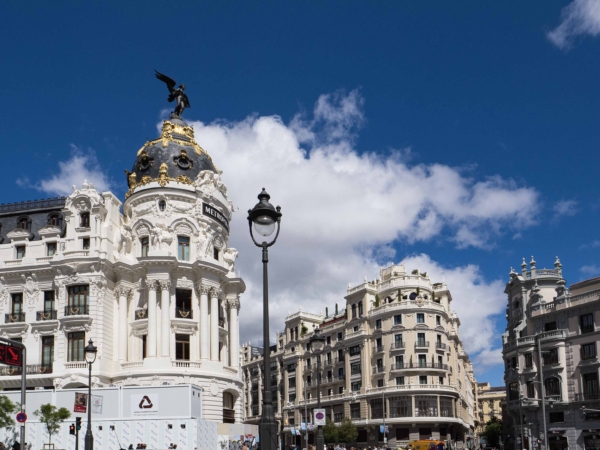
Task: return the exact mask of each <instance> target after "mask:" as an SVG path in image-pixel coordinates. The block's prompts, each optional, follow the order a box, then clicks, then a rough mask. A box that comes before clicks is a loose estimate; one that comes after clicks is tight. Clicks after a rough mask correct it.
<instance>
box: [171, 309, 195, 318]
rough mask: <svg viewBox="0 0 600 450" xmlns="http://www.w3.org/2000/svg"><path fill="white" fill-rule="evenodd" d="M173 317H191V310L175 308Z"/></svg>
mask: <svg viewBox="0 0 600 450" xmlns="http://www.w3.org/2000/svg"><path fill="white" fill-rule="evenodd" d="M175 317H176V318H177V319H192V318H193V317H192V310H191V309H185V308H175Z"/></svg>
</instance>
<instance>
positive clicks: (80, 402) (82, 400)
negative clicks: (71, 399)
mask: <svg viewBox="0 0 600 450" xmlns="http://www.w3.org/2000/svg"><path fill="white" fill-rule="evenodd" d="M87 404H88V395H87V394H85V393H83V392H75V403H74V404H73V412H79V413H84V412H87Z"/></svg>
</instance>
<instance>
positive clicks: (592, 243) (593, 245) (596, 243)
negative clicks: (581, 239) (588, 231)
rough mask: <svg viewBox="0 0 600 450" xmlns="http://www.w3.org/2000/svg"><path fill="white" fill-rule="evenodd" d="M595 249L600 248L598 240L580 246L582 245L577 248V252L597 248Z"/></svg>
mask: <svg viewBox="0 0 600 450" xmlns="http://www.w3.org/2000/svg"><path fill="white" fill-rule="evenodd" d="M597 247H600V241H599V240H595V241H592V242H591V243H589V244H582V245H580V246H579V250H583V249H586V248H597Z"/></svg>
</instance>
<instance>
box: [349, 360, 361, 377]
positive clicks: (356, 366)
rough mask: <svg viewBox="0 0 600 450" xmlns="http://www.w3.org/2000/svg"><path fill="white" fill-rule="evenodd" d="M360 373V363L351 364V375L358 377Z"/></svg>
mask: <svg viewBox="0 0 600 450" xmlns="http://www.w3.org/2000/svg"><path fill="white" fill-rule="evenodd" d="M359 373H360V362H357V363H352V364H350V375H357V374H359Z"/></svg>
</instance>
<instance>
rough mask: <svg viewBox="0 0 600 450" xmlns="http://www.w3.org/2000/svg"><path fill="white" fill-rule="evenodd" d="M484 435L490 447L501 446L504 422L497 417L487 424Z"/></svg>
mask: <svg viewBox="0 0 600 450" xmlns="http://www.w3.org/2000/svg"><path fill="white" fill-rule="evenodd" d="M483 435H484V436H485V439H486V441H487V444H488V445H491V446H492V447H496V446H498V445H500V439H501V437H502V421H501V420H500V419H498V418H497V417H494V416H492V418H491V419H490V420H489V421H488V422H487V423H486V424H485V429H484V430H483Z"/></svg>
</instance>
